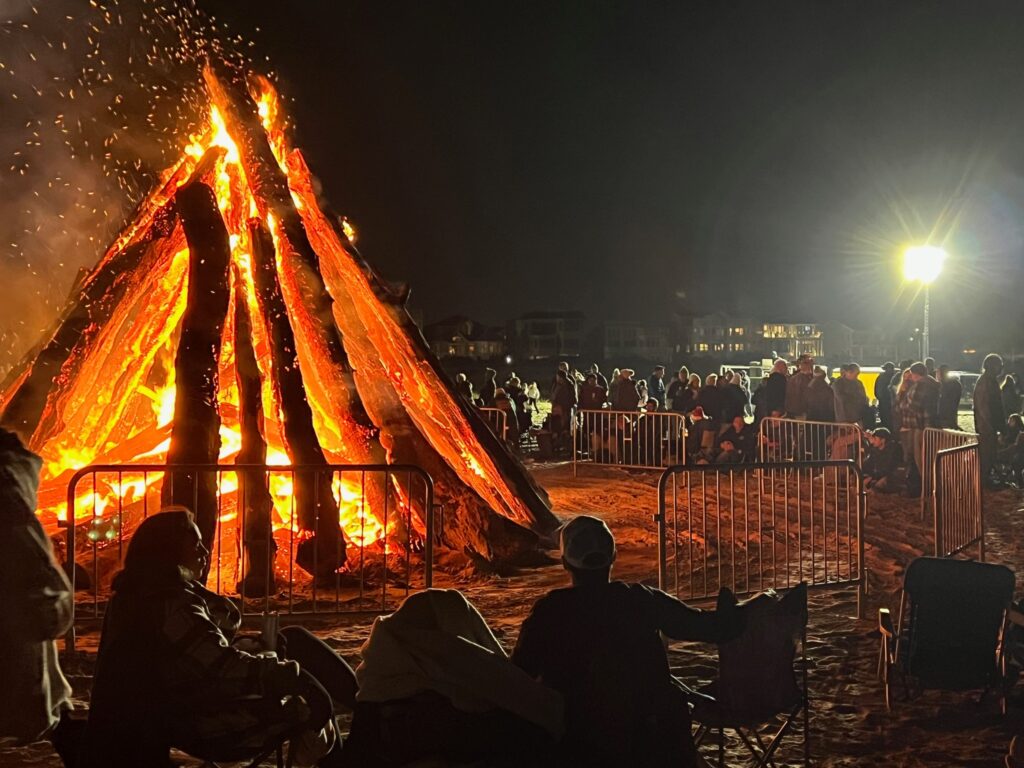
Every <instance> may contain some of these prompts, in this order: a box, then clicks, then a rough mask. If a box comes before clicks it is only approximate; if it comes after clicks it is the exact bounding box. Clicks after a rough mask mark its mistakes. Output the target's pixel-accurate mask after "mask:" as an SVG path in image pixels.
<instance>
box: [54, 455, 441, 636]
mask: <svg viewBox="0 0 1024 768" xmlns="http://www.w3.org/2000/svg"><path fill="white" fill-rule="evenodd" d="M165 475H166V476H168V477H169V479H168V482H169V483H171V484H173V483H174V482H175V478H179V480H178V482H185V483H187V487H188V488H190V489H191V492H192V494H193V504H192V505H191V507H192V509H193V510H194V509H196V507H197V506H198V500H199V486H200V481H201V479H202V478H203V475H207V478H206V479H207V480H211V479H212V480H214V481H215V483H216V486H215V487H216V504H217V520H216V527H215V529H214V535H213V541H212V546H211V548H210V549H211V552H210V568H209V575H208V578H207V581H206V586H207V588H209V589H211V590H212V591H214V592H217V593H218V594H231V596H232V597H237V598H240V599H239V600H238V603H239V608H240V610H241V612H242V615H243V616H245V615H250V614H254V613H262V612H267V611H279V612H281V613H285V614H291V615H302V614H314V613H342V612H384V611H387V610H389V609H390V608H389V606H391V605H392V604H393V603H394V602H395V597H396V596H401V597H404V596H405V595H407V594H408V593H409V592H410V591H411V590H413V589H415V588H429V587H430V586H431V584H432V581H433V548H434V536H435V528H436V526H435V521H434V514H435V511H436V510H435V508H434V482H433V479H432V478H431V477H430V475H429V474H427V473H426V472H425V471H424V470H423V469H422V468H420V467H418V466H414V465H404V464H393V465H383V464H330V465H322V466H304V465H279V466H278V465H264V464H219V465H218V464H175V465H171V466H168V465H166V464H123V465H116V464H107V465H93V466H88V467H85V468H83V469H80V470H78V471H77V472H76V473H75V474H74V476H73V477H72V478H71V480H70V482H69V484H68V495H67V516H66V518H65V519H64V520H62V521H61V526H62V527H63V528H65V532H66V534H67V538H66V560H67V563H68V565H69V568H68V571H69V574H70V577H71V583H72V587H73V588H74V587H75V586H76V584H75V582H76V571H79V572H84V573H85V574H87V575H88V577H89V578H88V581H89V582H90V583H89V584H88V586H87V587H86V589H85V590H82V591H83V592H85V599H84V600H80V599H79V593H78V592H76V605H75V609H74V616H75V618H79V619H83V618H85V619H89V618H98V617H100V616H101V615H102V613H103V610H104V609H105V607H106V601H107V599H108V597H109V592H110V582H111V579H112V577H113V576H114V574H115V573H116V572H117V571H118V570H119V569H120V567H121V564H122V562H123V559H124V554H125V550H126V547H127V544H128V541H129V539H130V537H131V534H132V532H134V530H135V529H136V528H137V527H138V525H139V524H140V523H141V522H142V520H144V519H145V518H146V517H147V516H149V515H150V514H152V513H155V512H157V511H158V510H159V509H160V508H161V506H162V501H161V494H162V490H163V489H162V486H163V483H164V478H165ZM209 475H213V477H212V478H211V477H209ZM325 475H326V476H327V477H325ZM311 476H312V477H311ZM297 479H298V481H299V483H304V482H308V481H310V480H312V485H311V486H307V487H312V488H314V489H319V488H322V487H323V488H326V487H328V486H327V485H324V482H325V481H326V482H328V483H329V487H330V488H331V493H332V495H333V497H334V500H335V502H336V503H337V505H338V510H339V526H340V528H341V529H342V531H343V533H344V535H343V537H339V539H338V541H339V543H338V545H337V547H338V551H337V553H336V554H337V555H338V559H339V560H341V561H343V562H344V566H343V567H341V568H339V569H338V570H337V571H336V572H335V573H332V574H331V575H330V576H329V577H324V576H321V577H319V578H314V577H312V576H311V575H309V574H308V573H307V572H305V571H304V570H302V568H297V567H296V565H297V563H296V555H297V553H298V549H299V546H300V545H301V543H302V541H303V540H305V539H307V538H309V536H310V533H309V531H308V530H301V529H300V527H299V523H300V521H299V512H298V510H297V509H296V499H295V495H294V493H293V491H294V490H295V489H296V487H297V483H296V481H297ZM172 490H173V487H172ZM260 500H262V503H260ZM321 508H322V504H321V503H320V502H318V501H316V498H315V493H314V499H313V504H312V509H313V510H314V514H315V515H316V518H315V520H314V524H313V525H312V526H308V525H307V526H305V527H307V528H310V529H311V530H319V529H320V525H319V511H320V509H321ZM260 509H261V510H263V511H262V513H260V512H257V511H256V510H260ZM71 521H73V522H71ZM308 522H309V521H307V523H308ZM268 537H269V538H268ZM342 547H344V549H342ZM83 548H84V554H85V555H86V557H87V561H86V562H85V563H80V562H77V559H78V557H79V556H80V555H81V554H83ZM312 549H313V551H314V561H313V570H314V571H317V570H318V568H317V566H316V559H315V558H316V552H317V550H318V548H317V547H313V548H312ZM414 561H416V562H414ZM72 563H75V564H76V565H75V566H73V567H70V566H71V564H72ZM417 571H418V572H419V573H417ZM396 592H397V593H398V594H397V595H395V594H393V593H396ZM68 647H69V649H71V650H74V627H73V626H72V630H71V634H70V635H69V638H68Z"/></svg>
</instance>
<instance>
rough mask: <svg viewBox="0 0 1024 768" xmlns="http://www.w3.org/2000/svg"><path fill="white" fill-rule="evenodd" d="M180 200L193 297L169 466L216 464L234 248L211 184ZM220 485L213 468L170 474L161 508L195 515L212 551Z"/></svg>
mask: <svg viewBox="0 0 1024 768" xmlns="http://www.w3.org/2000/svg"><path fill="white" fill-rule="evenodd" d="M175 200H176V202H177V207H178V213H179V215H180V216H181V222H182V226H183V228H184V230H185V239H186V240H187V242H188V247H189V263H188V298H187V304H186V307H185V314H184V315H183V316H182V320H181V339H180V341H179V342H178V351H177V354H176V355H175V359H174V374H175V377H174V388H175V399H174V422H173V426H172V428H171V445H170V448H169V449H168V451H167V465H168V467H171V466H173V465H175V464H216V463H217V459H218V456H219V454H220V412H219V411H218V408H217V389H218V370H219V368H218V363H219V360H220V351H221V343H222V339H223V335H224V322H225V319H226V317H227V311H228V304H229V301H230V289H229V284H228V265H229V264H230V261H231V245H230V240H229V237H228V230H227V227H225V226H224V220H223V219H222V218H221V215H220V210H219V209H218V207H217V197H216V195H215V194H214V192H213V190H212V189H210V187H208V186H206V185H205V184H201V183H193V184H189V185H187V186H185V187H182V188H181V189H180V190H178V194H177V195H176V197H175ZM217 480H218V478H217V473H216V472H215V471H214V472H197V471H173V472H172V471H168V472H167V474H166V475H165V477H164V484H163V493H162V495H163V500H164V503H167V504H183V505H185V506H186V507H189V508H190V509H191V510H192V511H193V512H194V513H195V516H196V524H197V525H198V526H199V531H200V533H201V534H202V536H203V541H204V543H205V544H206V546H207V548H208V549H211V548H212V544H213V538H214V533H215V532H216V528H217V511H218V510H217Z"/></svg>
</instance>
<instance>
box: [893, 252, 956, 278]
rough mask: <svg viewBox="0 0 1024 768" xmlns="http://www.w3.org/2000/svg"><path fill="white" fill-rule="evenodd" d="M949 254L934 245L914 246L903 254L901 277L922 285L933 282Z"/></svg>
mask: <svg viewBox="0 0 1024 768" xmlns="http://www.w3.org/2000/svg"><path fill="white" fill-rule="evenodd" d="M948 257H949V254H948V253H946V251H945V250H944V249H942V248H939V247H938V246H936V245H914V246H911V247H910V248H907V250H906V251H904V252H903V276H904V277H905V278H906V279H907V280H917V281H919V282H921V283H923V284H924V285H929V284H931V283H933V282H935V278H937V277H938V276H939V274H940V273H941V272H942V265H943V264H944V263H945V261H946V259H947V258H948Z"/></svg>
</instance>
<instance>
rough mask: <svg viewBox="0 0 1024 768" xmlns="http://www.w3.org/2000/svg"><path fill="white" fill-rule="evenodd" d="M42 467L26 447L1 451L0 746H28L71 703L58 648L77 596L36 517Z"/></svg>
mask: <svg viewBox="0 0 1024 768" xmlns="http://www.w3.org/2000/svg"><path fill="white" fill-rule="evenodd" d="M8 437H9V436H8ZM42 463H43V462H42V459H40V458H39V457H38V456H36V455H35V454H33V453H30V452H29V451H27V450H25V449H24V448H22V447H20V445H18V446H14V445H13V444H11V443H9V444H8V445H5V446H4V447H3V448H2V449H0V681H2V682H0V685H2V686H3V694H2V695H0V738H5V737H14V738H16V739H19V740H24V741H35V740H37V739H38V738H40V737H42V736H43V735H44V734H45V733H46V731H48V730H49V729H50V728H52V727H53V726H54V725H55V724H56V723H57V720H58V719H59V717H60V712H61V710H63V709H69V708H70V706H69V704H68V701H69V698H70V696H71V687H70V686H69V685H68V682H67V680H65V679H64V675H63V674H61V671H60V665H59V664H58V662H57V644H56V643H55V642H54V641H55V640H56V639H57V638H58V637H61V636H62V635H63V634H64V633H65V632H67V631H68V628H69V627H70V626H71V609H72V594H71V586H70V584H68V580H67V577H66V576H65V575H64V571H63V570H62V569H61V567H60V566H59V565H58V564H57V561H56V560H55V559H54V556H53V549H52V547H51V546H50V540H49V539H48V538H47V536H46V533H45V532H44V531H43V527H42V525H40V523H39V520H38V519H37V518H36V515H35V510H36V491H37V490H38V487H39V470H40V468H41V467H42Z"/></svg>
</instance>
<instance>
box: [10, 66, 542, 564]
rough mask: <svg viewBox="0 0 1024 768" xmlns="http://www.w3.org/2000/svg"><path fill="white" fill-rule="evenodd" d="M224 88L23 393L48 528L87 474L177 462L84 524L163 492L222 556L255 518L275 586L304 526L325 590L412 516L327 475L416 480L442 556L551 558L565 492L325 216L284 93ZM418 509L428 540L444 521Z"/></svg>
mask: <svg viewBox="0 0 1024 768" xmlns="http://www.w3.org/2000/svg"><path fill="white" fill-rule="evenodd" d="M205 79H206V85H207V88H208V92H209V96H210V104H211V106H210V119H209V125H208V127H207V129H206V130H205V132H204V133H203V134H202V135H200V136H196V137H194V138H193V140H192V141H191V143H190V144H189V146H188V147H187V148H186V149H185V151H184V152H183V155H182V157H181V159H180V161H179V162H178V163H177V164H176V165H175V166H174V167H172V168H171V169H169V170H168V171H167V172H166V175H165V180H164V182H163V184H162V185H161V186H159V188H158V189H156V190H155V191H153V192H152V193H151V194H150V195H149V197H147V198H146V199H145V200H144V201H143V202H142V203H141V204H140V206H139V207H138V209H137V212H136V215H135V216H134V218H133V219H132V220H131V222H130V223H129V225H128V226H127V227H126V228H125V229H124V230H123V232H122V233H121V234H120V236H119V237H118V238H117V240H116V241H115V242H114V243H113V244H112V245H111V246H110V248H109V249H108V250H107V251H106V253H105V254H104V256H103V257H102V259H101V260H100V262H99V264H98V265H97V266H96V267H95V268H94V269H93V270H92V272H91V273H89V274H88V275H86V276H85V277H84V278H82V279H80V281H79V282H78V284H77V285H76V287H75V289H74V293H73V296H72V301H71V302H70V304H69V308H68V309H67V311H66V312H65V314H64V315H63V317H62V318H61V319H60V320H59V322H58V323H57V325H56V327H55V329H54V331H53V333H52V335H51V336H50V337H49V338H47V339H45V340H44V341H43V343H42V345H41V346H40V347H38V348H37V349H36V350H35V351H34V352H33V353H32V354H31V355H30V356H29V357H28V358H27V359H26V361H25V362H24V364H23V365H22V366H21V367H20V368H19V369H17V370H16V371H15V372H14V374H13V375H12V379H11V380H10V381H9V382H8V385H7V386H6V388H5V392H4V393H3V397H2V407H3V415H2V418H0V423H2V424H3V426H5V427H7V428H9V429H14V430H15V431H17V432H19V433H21V435H22V436H23V437H24V438H25V439H26V440H27V441H28V443H29V444H30V446H31V447H32V448H33V450H35V451H36V452H38V453H40V454H41V455H42V456H43V458H44V460H45V469H44V475H43V481H42V486H41V489H40V495H39V498H40V503H39V514H40V515H41V516H42V518H43V522H44V523H45V524H47V525H49V526H50V527H51V528H56V526H57V525H58V522H59V521H60V520H63V519H66V516H67V514H68V510H67V500H66V494H67V487H68V482H69V479H70V478H71V476H72V475H73V474H74V471H75V470H76V469H78V468H80V467H83V466H85V465H89V464H118V465H130V464H133V463H159V464H164V465H166V466H167V467H168V471H167V472H166V473H157V474H151V475H148V476H147V477H145V478H140V479H139V480H138V481H134V480H133V481H132V482H124V481H123V480H118V481H117V482H110V483H102V484H100V486H98V487H96V488H95V489H94V488H93V487H88V488H83V489H82V490H81V491H79V495H78V496H77V497H76V498H75V503H74V508H75V516H76V519H81V520H91V521H95V520H97V519H102V518H103V517H104V515H110V514H111V511H112V510H113V509H115V508H117V509H119V510H124V509H130V508H136V509H137V508H139V506H140V505H142V504H147V505H149V503H150V497H151V496H153V497H155V498H156V499H157V500H158V501H159V502H162V503H169V502H175V503H182V504H186V505H187V506H190V507H193V506H194V507H195V511H196V514H197V518H198V522H199V526H200V530H201V531H202V532H203V535H204V537H205V538H206V540H207V543H208V544H211V545H212V543H213V542H212V540H213V536H214V532H215V530H216V529H217V525H218V522H220V523H225V522H228V521H230V520H232V519H234V518H235V517H237V516H238V515H239V513H240V512H241V513H242V516H243V517H244V519H245V520H246V522H245V525H244V529H245V530H244V531H239V536H240V538H241V539H242V540H243V542H244V548H245V550H246V555H247V557H248V559H249V561H251V562H252V563H253V565H252V566H251V567H252V569H253V570H254V571H258V570H259V569H260V568H262V567H263V566H265V565H266V564H267V563H268V559H269V560H270V561H272V560H273V558H274V553H275V550H276V545H275V543H274V536H275V532H277V531H279V530H281V529H290V530H291V531H293V532H294V531H295V530H296V529H297V530H298V531H299V532H300V538H301V543H300V544H299V546H298V547H297V550H296V552H295V553H294V558H295V563H296V564H297V565H299V566H300V567H301V568H303V569H304V570H305V571H307V572H308V573H310V574H311V575H313V576H324V575H327V574H333V573H335V572H336V571H337V570H338V569H340V568H342V567H343V566H344V564H345V560H346V545H351V544H352V543H353V542H354V543H356V544H358V545H359V546H360V547H369V546H373V545H375V544H381V545H384V544H386V542H387V540H388V539H389V537H392V535H393V534H394V533H395V532H394V530H393V527H394V526H397V525H400V524H401V523H400V521H401V520H402V519H403V517H402V515H397V514H395V515H392V516H386V515H385V516H382V515H381V510H380V507H381V505H386V504H387V503H388V500H387V499H385V498H382V497H383V496H384V495H386V494H388V493H391V492H393V491H389V490H387V489H383V490H381V491H380V492H377V493H371V494H364V493H359V492H358V491H359V489H358V488H351V487H347V486H349V484H351V483H352V482H354V481H351V480H347V479H345V480H343V481H341V482H339V481H337V480H335V481H333V482H332V474H331V473H330V472H316V471H315V470H316V469H317V468H325V467H327V466H328V465H330V464H384V463H406V464H416V465H418V466H420V467H422V468H424V469H425V470H426V471H427V472H428V473H429V474H430V475H431V476H432V477H433V479H434V482H435V487H436V503H438V504H441V505H443V508H444V520H445V524H444V533H443V539H442V541H441V542H440V544H441V545H442V546H447V547H449V548H451V549H454V550H458V551H462V552H464V553H466V554H467V555H468V556H469V557H471V558H472V559H474V560H476V561H478V562H486V563H489V564H493V565H499V564H504V563H511V562H515V561H517V560H521V559H522V558H523V557H524V556H526V555H528V554H529V553H531V552H533V551H535V550H536V548H537V545H538V537H539V536H542V535H545V534H548V533H550V532H551V531H552V530H553V529H554V527H555V525H556V519H555V517H554V516H553V515H552V513H551V510H550V508H549V505H548V502H547V498H546V495H545V494H544V492H543V491H542V490H540V488H539V487H538V486H537V485H536V484H535V483H534V482H533V481H532V479H531V478H530V477H529V475H528V474H527V473H526V472H525V470H524V469H523V467H522V465H521V464H520V463H519V462H518V460H517V459H516V458H515V457H514V456H512V455H511V454H510V453H509V451H508V450H507V448H506V447H505V446H504V444H503V443H502V442H501V441H499V440H498V439H497V438H496V437H495V436H494V435H493V434H492V433H491V431H490V430H489V429H488V427H487V426H486V424H485V423H484V422H483V421H482V420H481V419H480V418H479V416H478V415H477V414H476V413H475V411H474V410H473V409H472V407H471V406H470V405H469V404H467V403H465V402H464V401H463V400H462V399H461V398H460V397H459V396H458V395H457V393H455V391H454V389H453V388H452V387H451V385H450V384H449V382H448V380H447V379H446V378H445V375H444V374H443V372H442V371H441V369H440V367H439V365H438V363H437V360H436V359H435V358H434V357H433V355H432V354H431V353H430V351H429V348H428V346H427V345H426V343H425V342H424V341H423V338H422V336H421V335H420V333H419V330H418V329H417V328H416V326H415V325H414V324H413V322H412V320H411V319H410V317H409V314H408V313H407V312H406V310H405V307H404V301H405V298H406V296H405V295H403V293H401V292H396V291H395V290H393V289H392V288H391V286H389V285H388V284H387V283H385V282H384V281H383V280H381V279H380V277H379V276H378V275H377V274H376V273H375V272H374V271H373V270H372V269H371V268H370V267H369V266H368V265H367V264H366V262H365V261H363V259H362V258H361V256H360V255H359V253H358V251H357V250H356V248H355V246H354V243H353V241H354V235H353V232H352V230H351V228H350V227H349V226H348V225H347V223H346V222H344V221H343V220H341V219H339V218H338V217H336V216H334V215H332V214H330V213H329V212H327V211H325V210H324V208H323V207H321V202H320V201H319V200H318V199H317V196H316V194H315V193H314V185H313V180H312V176H311V174H310V172H309V169H308V168H307V166H306V163H305V160H304V159H303V156H302V154H301V152H300V151H299V150H298V149H292V148H290V147H289V146H288V143H287V141H286V137H285V121H284V117H283V115H282V114H281V111H280V109H279V102H278V98H277V94H276V92H275V91H274V88H273V87H272V86H271V84H270V83H269V81H268V80H266V79H265V78H263V77H259V76H248V77H246V76H244V75H243V74H242V73H239V72H236V71H226V70H225V71H216V72H215V71H214V70H213V69H211V68H207V70H206V72H205ZM196 464H204V465H209V464H220V465H222V466H224V465H229V466H230V465H245V466H252V465H269V466H271V467H273V466H280V465H284V464H292V465H302V466H303V467H305V468H307V469H309V470H310V471H307V472H296V473H294V474H293V476H292V477H293V480H294V482H275V481H274V479H273V476H269V477H270V480H269V481H268V475H267V474H266V473H265V472H263V471H260V470H251V471H250V470H246V469H243V468H242V467H240V468H239V470H238V471H237V472H236V473H234V475H223V474H219V473H215V472H197V471H188V470H187V469H186V468H185V467H184V466H183V465H196ZM175 466H179V467H180V468H179V469H178V470H174V471H172V468H173V467H175ZM346 477H347V476H346ZM94 484H95V483H94ZM394 492H397V493H398V495H399V496H401V491H400V489H399V490H397V491H394ZM356 497H358V498H356ZM397 501H398V503H399V504H406V505H408V507H409V509H407V510H406V511H407V512H409V513H410V514H409V515H408V516H407V519H411V520H412V523H413V526H414V527H415V528H416V529H417V532H418V533H419V535H421V536H422V535H423V533H424V531H425V528H426V526H425V520H426V515H428V514H431V510H427V509H423V508H422V506H423V505H422V504H421V505H420V506H419V507H416V506H415V504H414V502H413V500H412V499H411V498H404V499H403V498H398V500H397ZM243 506H244V510H242V509H241V507H243ZM148 508H150V509H153V508H154V507H153V506H151V505H150V506H149V507H148ZM385 517H386V519H385ZM405 534H408V531H406V532H405ZM404 540H408V535H404Z"/></svg>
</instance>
